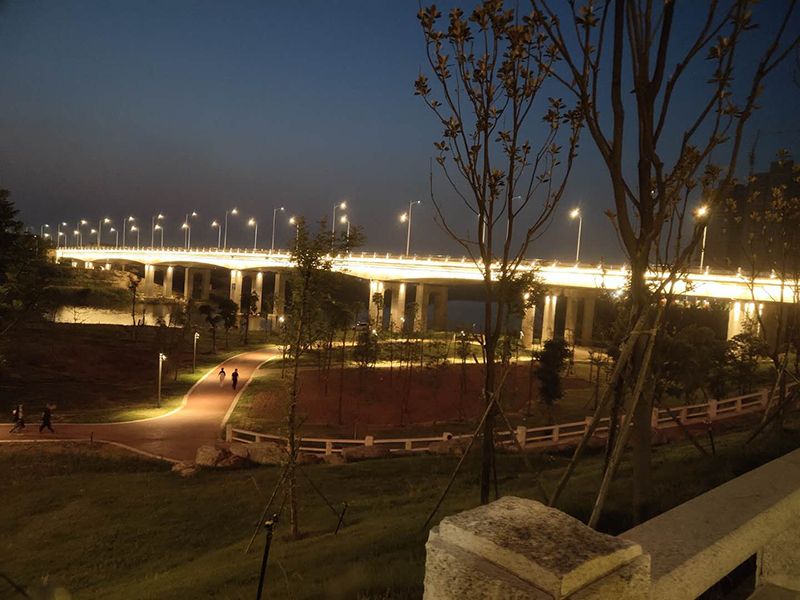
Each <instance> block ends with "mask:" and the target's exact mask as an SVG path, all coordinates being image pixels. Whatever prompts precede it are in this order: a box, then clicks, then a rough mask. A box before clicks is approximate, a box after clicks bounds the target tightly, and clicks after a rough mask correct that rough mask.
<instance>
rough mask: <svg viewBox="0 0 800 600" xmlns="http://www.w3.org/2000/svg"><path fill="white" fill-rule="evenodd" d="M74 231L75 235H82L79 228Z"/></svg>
mask: <svg viewBox="0 0 800 600" xmlns="http://www.w3.org/2000/svg"><path fill="white" fill-rule="evenodd" d="M72 233H74V234H75V235H80V234H81V232H80V231H78V230H77V229H76V230H75V231H73V232H72Z"/></svg>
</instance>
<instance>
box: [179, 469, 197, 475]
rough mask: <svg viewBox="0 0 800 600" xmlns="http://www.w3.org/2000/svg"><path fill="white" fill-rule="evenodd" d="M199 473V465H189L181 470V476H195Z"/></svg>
mask: <svg viewBox="0 0 800 600" xmlns="http://www.w3.org/2000/svg"><path fill="white" fill-rule="evenodd" d="M196 473H197V467H189V468H187V469H184V470H183V471H181V477H194V476H195V474H196Z"/></svg>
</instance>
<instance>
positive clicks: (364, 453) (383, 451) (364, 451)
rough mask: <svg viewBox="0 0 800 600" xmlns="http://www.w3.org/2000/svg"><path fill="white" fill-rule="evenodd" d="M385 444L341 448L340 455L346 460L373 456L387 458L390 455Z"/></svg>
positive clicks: (353, 460) (352, 460) (371, 457)
mask: <svg viewBox="0 0 800 600" xmlns="http://www.w3.org/2000/svg"><path fill="white" fill-rule="evenodd" d="M391 454H392V453H391V452H390V451H389V448H387V447H386V446H356V447H354V448H346V449H344V450H342V456H343V457H344V459H345V460H346V461H347V462H357V461H359V460H370V459H373V458H389V457H390V456H391Z"/></svg>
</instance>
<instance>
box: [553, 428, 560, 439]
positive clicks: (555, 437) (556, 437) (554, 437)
mask: <svg viewBox="0 0 800 600" xmlns="http://www.w3.org/2000/svg"><path fill="white" fill-rule="evenodd" d="M559 433H560V432H559V426H558V425H556V426H555V427H553V442H557V441H558V434H559Z"/></svg>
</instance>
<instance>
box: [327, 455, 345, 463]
mask: <svg viewBox="0 0 800 600" xmlns="http://www.w3.org/2000/svg"><path fill="white" fill-rule="evenodd" d="M322 462H324V463H325V464H326V465H343V464H345V460H344V457H343V456H342V455H341V454H323V455H322Z"/></svg>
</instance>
